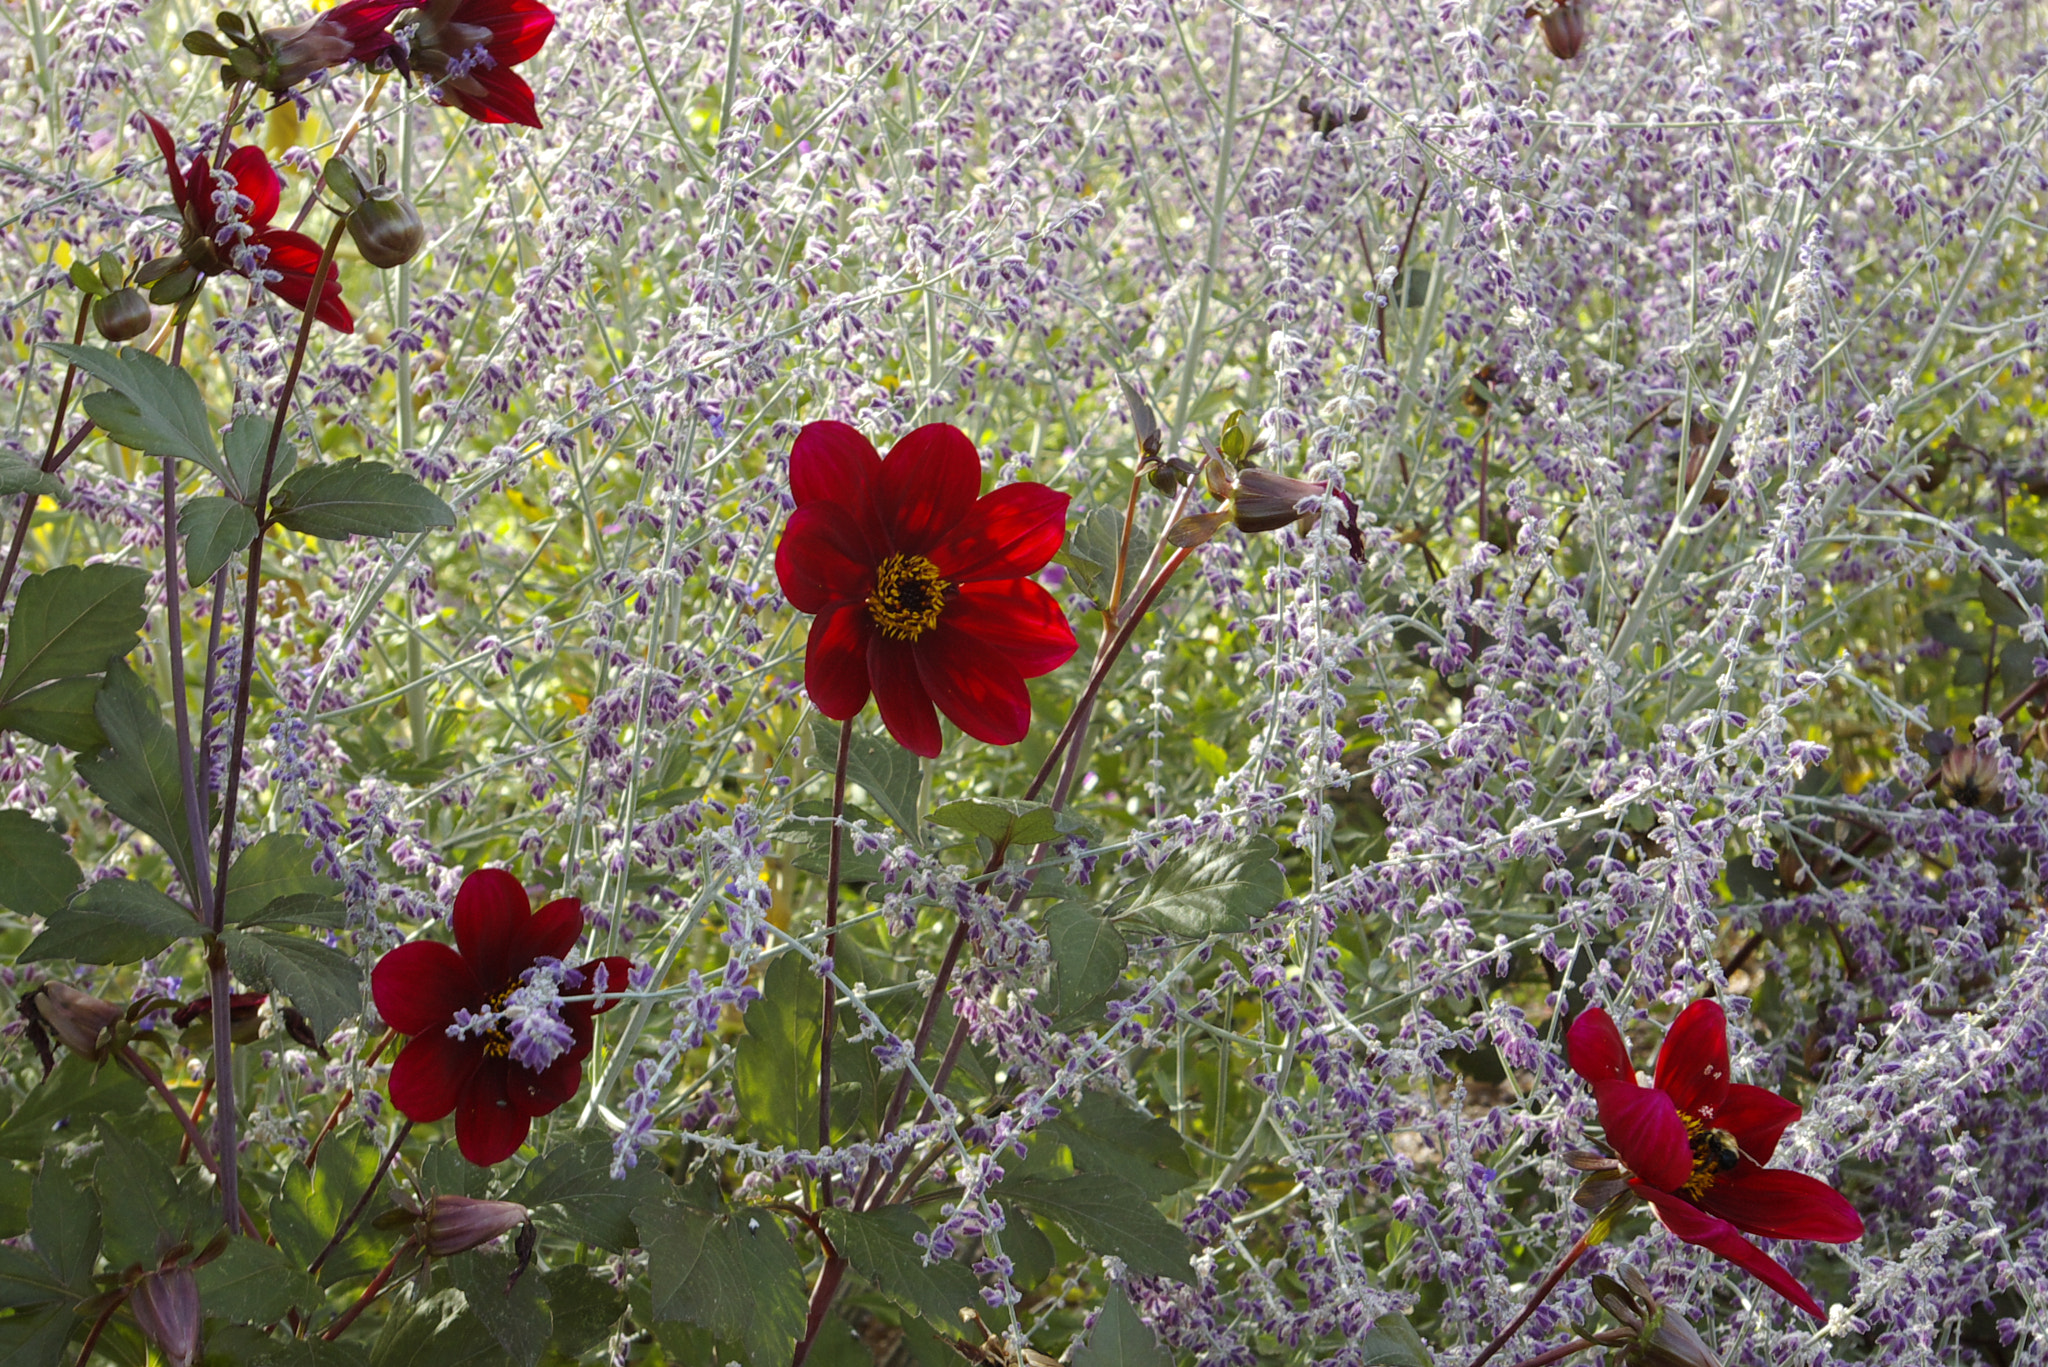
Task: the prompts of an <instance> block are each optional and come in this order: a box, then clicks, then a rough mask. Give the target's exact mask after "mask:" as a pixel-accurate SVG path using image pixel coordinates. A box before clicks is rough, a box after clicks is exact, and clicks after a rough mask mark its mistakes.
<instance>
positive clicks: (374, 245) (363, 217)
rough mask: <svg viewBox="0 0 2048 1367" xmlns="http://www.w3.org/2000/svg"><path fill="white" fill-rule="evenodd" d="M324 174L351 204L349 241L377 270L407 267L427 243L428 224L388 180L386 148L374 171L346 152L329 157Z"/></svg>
mask: <svg viewBox="0 0 2048 1367" xmlns="http://www.w3.org/2000/svg"><path fill="white" fill-rule="evenodd" d="M320 178H321V180H322V182H323V183H325V184H326V186H327V188H328V189H329V190H331V191H333V192H334V194H335V195H337V196H338V197H339V198H340V199H341V201H342V203H344V204H346V205H347V206H348V219H347V222H348V235H349V240H350V241H352V242H354V243H355V244H356V251H357V252H359V253H361V255H362V258H363V260H365V261H367V262H369V263H370V264H371V265H372V266H375V267H376V268H377V269H378V270H380V271H388V270H395V269H396V268H398V267H400V266H403V265H404V264H405V263H406V262H408V261H410V260H412V259H413V258H414V257H416V256H418V255H419V254H420V248H422V247H424V246H425V245H426V244H427V226H426V224H425V223H424V222H422V221H421V219H420V212H419V210H418V209H416V208H414V207H413V203H412V201H411V200H409V199H407V198H406V197H405V196H404V195H402V194H400V193H399V192H398V187H397V186H395V185H391V184H389V183H388V182H387V180H386V170H385V163H384V154H383V153H381V152H379V153H378V154H377V169H376V174H375V175H374V176H371V175H369V174H368V173H366V172H365V171H364V169H363V168H362V167H361V166H359V165H357V164H356V163H355V162H354V161H352V160H351V159H349V158H348V157H345V156H341V157H330V158H329V159H328V161H327V165H326V166H325V167H324V168H322V170H321V173H320Z"/></svg>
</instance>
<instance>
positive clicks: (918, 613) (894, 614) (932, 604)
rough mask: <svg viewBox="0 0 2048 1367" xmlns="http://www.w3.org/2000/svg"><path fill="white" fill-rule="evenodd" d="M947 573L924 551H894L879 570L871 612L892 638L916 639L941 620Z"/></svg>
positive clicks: (877, 570) (870, 599)
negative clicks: (901, 553) (906, 553)
mask: <svg viewBox="0 0 2048 1367" xmlns="http://www.w3.org/2000/svg"><path fill="white" fill-rule="evenodd" d="M947 588H948V585H947V583H946V577H945V576H944V575H942V574H940V573H939V567H938V566H937V565H934V564H933V563H932V562H931V561H929V560H927V559H925V558H924V557H923V556H921V555H892V556H890V557H889V558H888V559H887V560H884V561H883V562H882V563H881V566H880V568H878V569H876V571H875V591H874V592H873V593H871V594H869V595H868V615H869V616H871V617H873V618H874V619H875V625H876V626H878V627H880V628H881V629H882V634H883V635H884V636H887V637H888V638H889V639H890V640H892V641H915V640H916V639H917V638H918V637H920V636H922V635H924V634H925V633H926V632H927V631H930V630H931V629H932V628H933V627H935V626H937V625H938V624H939V613H940V612H941V611H942V610H944V608H945V606H946V589H947Z"/></svg>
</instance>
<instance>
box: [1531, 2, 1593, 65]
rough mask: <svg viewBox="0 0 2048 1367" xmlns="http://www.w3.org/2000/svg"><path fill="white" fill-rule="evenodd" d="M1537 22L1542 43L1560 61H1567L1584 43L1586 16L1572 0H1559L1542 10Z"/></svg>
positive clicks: (1576, 53)
mask: <svg viewBox="0 0 2048 1367" xmlns="http://www.w3.org/2000/svg"><path fill="white" fill-rule="evenodd" d="M1537 22H1538V23H1539V24H1540V25H1541V26H1542V29H1543V42H1544V45H1545V46H1547V47H1548V48H1549V49H1550V55H1551V56H1553V57H1555V58H1557V60H1559V61H1560V62H1569V61H1570V60H1571V59H1572V58H1574V57H1576V56H1578V55H1579V49H1581V48H1583V47H1584V46H1585V45H1586V16H1585V15H1584V14H1583V13H1582V12H1581V11H1580V8H1579V6H1578V5H1577V4H1574V3H1572V0H1560V2H1559V3H1558V4H1557V5H1556V6H1554V7H1553V8H1551V9H1547V10H1545V11H1543V14H1542V17H1541V18H1540V19H1538V21H1537Z"/></svg>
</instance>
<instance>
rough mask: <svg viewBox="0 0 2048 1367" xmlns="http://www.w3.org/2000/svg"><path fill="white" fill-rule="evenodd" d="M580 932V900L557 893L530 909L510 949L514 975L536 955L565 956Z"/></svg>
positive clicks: (553, 957) (581, 924)
mask: <svg viewBox="0 0 2048 1367" xmlns="http://www.w3.org/2000/svg"><path fill="white" fill-rule="evenodd" d="M582 934H583V903H582V902H581V901H579V900H577V899H576V898H574V897H557V898H556V899H555V900H554V901H552V902H549V903H548V904H547V905H546V906H544V907H542V908H541V909H540V910H539V911H536V912H535V913H533V919H532V920H530V921H528V922H527V923H526V925H525V926H524V928H522V930H521V931H520V936H519V940H518V942H517V944H516V945H515V947H514V948H513V950H512V973H513V976H515V977H516V976H518V975H519V974H520V973H521V972H523V971H525V969H526V968H527V967H528V966H530V965H531V964H532V963H533V961H534V960H536V959H556V960H567V959H568V957H569V951H570V950H572V949H574V948H576V940H577V937H579V936H580V935H582Z"/></svg>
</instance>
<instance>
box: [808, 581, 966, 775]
mask: <svg viewBox="0 0 2048 1367" xmlns="http://www.w3.org/2000/svg"><path fill="white" fill-rule="evenodd" d="M859 611H860V610H859V609H853V608H848V609H842V610H841V611H840V613H839V614H838V615H840V616H842V617H844V616H849V615H852V614H853V613H855V612H859ZM861 615H862V616H863V617H865V615H866V614H865V613H861ZM811 629H812V630H813V631H815V630H817V628H816V626H815V625H814V626H813V627H812V628H811ZM915 649H916V647H915V646H913V645H911V644H910V643H909V642H907V641H892V640H890V639H889V638H888V637H887V636H884V635H883V634H882V633H881V632H879V631H877V632H872V633H871V634H870V635H869V637H868V670H867V676H868V683H869V684H870V685H872V686H873V688H874V690H875V707H876V709H877V710H879V711H880V712H881V714H882V725H884V726H886V727H888V728H889V734H890V735H892V736H894V737H895V738H896V743H897V744H898V745H900V746H902V747H903V748H904V749H906V750H908V751H909V752H910V753H911V754H913V755H923V756H924V757H925V758H926V759H931V758H932V757H933V756H935V755H937V754H938V753H939V746H940V743H941V740H942V735H941V733H940V731H939V718H938V714H937V713H936V712H934V711H933V710H932V699H931V695H930V694H929V693H927V692H925V687H924V682H923V680H922V679H921V678H920V675H919V670H918V666H917V658H916V656H915V655H914V654H913V651H914V650H915ZM806 683H808V677H807V678H806ZM811 698H812V700H813V701H816V700H817V694H816V693H813V694H812V695H811ZM819 710H820V711H823V710H824V709H823V708H822V707H820V708H819ZM826 715H828V716H830V715H831V714H830V713H827V714H826ZM847 715H848V716H851V715H853V714H852V713H848V714H847ZM834 720H844V719H843V718H834Z"/></svg>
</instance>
